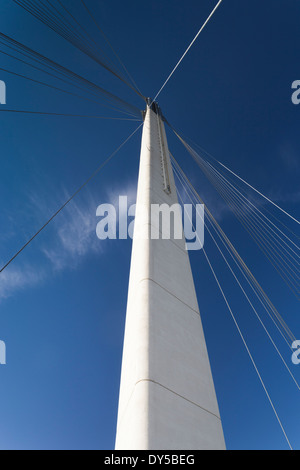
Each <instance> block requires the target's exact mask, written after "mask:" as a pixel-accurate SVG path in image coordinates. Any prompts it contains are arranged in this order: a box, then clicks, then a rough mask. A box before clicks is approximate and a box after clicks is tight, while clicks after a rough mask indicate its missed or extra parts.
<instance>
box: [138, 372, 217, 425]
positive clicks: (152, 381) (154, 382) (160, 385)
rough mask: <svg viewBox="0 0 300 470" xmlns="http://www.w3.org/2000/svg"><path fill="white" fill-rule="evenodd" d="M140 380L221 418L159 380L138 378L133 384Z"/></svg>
mask: <svg viewBox="0 0 300 470" xmlns="http://www.w3.org/2000/svg"><path fill="white" fill-rule="evenodd" d="M141 382H151V383H153V384H155V385H158V386H159V387H162V388H164V389H165V390H167V391H168V392H170V393H173V394H174V395H176V396H178V397H179V398H182V399H183V400H185V401H187V402H189V403H191V404H192V405H194V406H197V407H198V408H201V410H203V411H206V413H209V414H211V415H213V416H214V417H215V418H217V419H219V420H221V418H220V416H218V415H216V414H215V413H213V412H212V411H209V410H207V409H206V408H203V406H201V405H198V403H195V402H194V401H192V400H189V399H188V398H186V397H184V396H182V395H180V394H179V393H177V392H174V390H171V389H170V388H168V387H166V386H165V385H162V384H161V383H159V382H156V381H155V380H152V379H140V380H138V381H137V382H136V383H135V386H136V385H138V384H139V383H141Z"/></svg>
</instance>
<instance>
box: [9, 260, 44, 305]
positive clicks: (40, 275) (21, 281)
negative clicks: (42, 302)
mask: <svg viewBox="0 0 300 470" xmlns="http://www.w3.org/2000/svg"><path fill="white" fill-rule="evenodd" d="M45 276H46V274H45V272H44V271H43V270H41V269H37V270H34V269H32V268H30V267H28V266H27V267H23V268H14V267H10V268H9V269H7V270H5V271H3V272H2V273H1V275H0V280H1V282H0V301H1V300H4V299H7V298H8V297H10V296H12V295H13V294H14V293H15V292H16V291H20V290H23V289H26V288H28V287H33V286H36V285H37V284H39V283H40V282H42V281H43V280H44V279H45Z"/></svg>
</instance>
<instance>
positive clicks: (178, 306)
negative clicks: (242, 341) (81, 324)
mask: <svg viewBox="0 0 300 470" xmlns="http://www.w3.org/2000/svg"><path fill="white" fill-rule="evenodd" d="M163 203H167V204H169V205H173V204H175V203H178V200H177V193H176V188H175V182H174V177H173V172H172V168H171V163H170V158H169V152H168V144H167V138H166V134H165V129H164V124H163V122H162V119H161V118H160V115H159V114H157V113H156V112H155V111H153V110H152V109H150V108H149V107H147V112H146V117H145V122H144V129H143V137H142V148H141V158H140V173H139V181H138V193H137V213H136V220H135V231H134V240H133V248H132V259H131V270H130V281H129V292H128V304H127V314H126V327H125V339H124V349H123V362H122V375H121V386H120V398H119V412H118V425H117V437H116V449H123V450H124V449H130V450H133V449H137V450H139V449H144V450H154V449H155V450H159V449H167V450H176V449H181V450H191V449H225V443H224V437H223V431H222V425H221V420H220V415H219V409H218V404H217V399H216V394H215V389H214V384H213V379H212V374H211V369H210V364H209V359H208V354H207V349H206V344H205V339H204V334H203V329H202V324H201V319H200V314H199V308H198V302H197V298H196V293H195V288H194V282H193V276H192V272H191V267H190V261H189V256H188V253H187V251H186V249H185V239H184V237H183V236H182V238H181V239H179V240H178V239H176V240H175V239H174V238H171V239H170V240H163V239H159V240H151V237H150V234H151V223H152V222H151V218H150V208H151V204H163Z"/></svg>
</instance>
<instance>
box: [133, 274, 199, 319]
mask: <svg viewBox="0 0 300 470" xmlns="http://www.w3.org/2000/svg"><path fill="white" fill-rule="evenodd" d="M144 281H151V282H153V283H154V284H156V285H157V286H158V287H160V288H161V289H163V290H164V291H165V292H167V293H168V294H170V295H172V297H174V298H175V299H177V300H178V301H179V302H181V303H182V304H183V305H185V306H186V307H187V308H189V309H190V310H191V311H192V312H194V313H196V314H197V315H198V316H199V317H200V312H199V311H198V310H195V309H194V308H193V307H191V306H190V305H188V304H186V303H185V302H183V300H181V299H179V298H178V297H177V296H176V295H175V294H172V292H170V291H169V290H168V289H166V288H165V287H163V286H162V285H161V284H158V282H156V281H154V280H153V279H151V278H150V277H145V278H143V279H140V281H138V282H139V284H140V283H141V282H144Z"/></svg>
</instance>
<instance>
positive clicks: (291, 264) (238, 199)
mask: <svg viewBox="0 0 300 470" xmlns="http://www.w3.org/2000/svg"><path fill="white" fill-rule="evenodd" d="M175 134H176V136H177V137H178V138H179V140H180V141H181V142H182V144H183V145H184V147H185V148H186V150H187V151H188V152H189V154H190V155H191V156H192V157H193V159H194V161H195V162H196V163H197V165H198V166H199V167H200V168H201V170H202V171H203V173H204V174H205V175H206V177H207V178H208V180H209V181H210V182H211V183H212V185H213V186H214V187H215V189H216V190H217V191H218V192H219V194H220V195H221V197H222V198H223V199H224V200H225V202H226V203H227V204H228V206H229V207H230V208H231V209H232V211H233V213H234V214H235V215H236V217H237V219H238V220H239V221H240V223H241V224H242V226H243V227H244V228H245V230H246V231H247V232H248V234H249V235H250V237H251V238H252V239H253V240H254V241H255V242H256V244H257V245H258V246H259V248H260V250H261V251H262V252H263V254H264V255H265V256H266V257H267V259H268V260H269V261H270V262H271V264H272V265H273V266H274V268H275V269H276V271H277V272H278V274H279V275H280V276H281V278H282V279H283V280H284V281H285V283H286V284H287V286H288V287H289V288H290V289H291V291H292V292H293V293H294V295H295V296H296V298H297V299H298V300H299V294H300V277H299V273H300V269H299V268H300V264H299V246H298V244H297V241H296V240H297V239H298V238H299V237H298V236H297V235H296V234H294V232H292V231H291V230H290V229H288V228H287V227H286V226H285V225H284V224H283V223H282V222H281V221H280V220H279V219H278V218H276V217H274V216H273V214H271V213H270V211H268V210H267V209H266V208H265V207H262V206H261V208H260V209H259V208H258V207H257V205H256V201H255V200H254V199H253V198H251V197H250V196H249V194H248V193H247V192H246V191H245V189H244V188H242V187H241V186H240V185H239V184H238V183H236V181H232V180H230V177H231V174H233V175H234V173H233V172H231V174H229V176H228V172H229V171H230V170H228V171H227V174H225V171H224V168H226V167H224V166H220V165H219V167H218V168H217V165H216V162H217V160H216V159H214V158H213V157H212V156H211V155H209V154H207V153H205V154H204V151H203V150H201V154H200V153H199V152H196V151H195V150H194V149H193V148H192V147H191V146H190V145H189V144H188V143H187V142H186V141H185V140H184V139H183V138H182V137H180V135H179V134H178V133H177V132H176V131H175ZM203 155H204V156H203ZM208 158H209V160H210V161H209V160H208ZM265 212H266V213H267V214H268V215H266V213H265ZM271 219H273V220H271ZM292 219H293V220H295V221H296V222H298V221H297V220H296V219H294V218H292ZM279 225H280V226H281V227H279ZM286 232H289V235H287V233H286Z"/></svg>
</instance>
